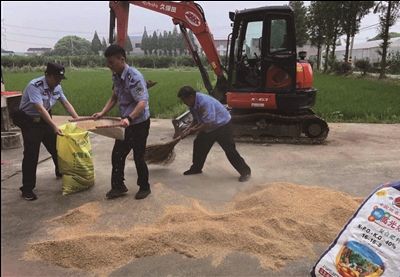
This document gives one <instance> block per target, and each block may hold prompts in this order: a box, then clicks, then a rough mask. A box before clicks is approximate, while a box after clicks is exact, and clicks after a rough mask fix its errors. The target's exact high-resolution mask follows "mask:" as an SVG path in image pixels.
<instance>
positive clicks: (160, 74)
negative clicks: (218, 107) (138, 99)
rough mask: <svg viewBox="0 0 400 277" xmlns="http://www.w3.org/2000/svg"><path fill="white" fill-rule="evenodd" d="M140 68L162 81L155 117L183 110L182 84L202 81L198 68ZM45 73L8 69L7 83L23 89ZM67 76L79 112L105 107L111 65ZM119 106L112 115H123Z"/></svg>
mask: <svg viewBox="0 0 400 277" xmlns="http://www.w3.org/2000/svg"><path fill="white" fill-rule="evenodd" d="M140 71H141V72H142V74H143V75H144V76H145V78H146V79H148V80H153V81H156V82H158V83H157V85H156V86H154V87H152V88H151V89H150V90H149V96H150V101H149V103H150V112H151V116H152V117H160V118H172V117H175V116H177V115H179V114H181V113H183V112H184V111H185V110H186V106H185V105H184V104H182V103H180V101H179V99H178V98H177V96H176V95H177V92H178V90H179V88H180V87H181V86H183V85H191V86H193V87H199V86H198V85H199V84H200V81H201V77H200V73H199V72H198V71H197V70H195V69H180V70H178V69H158V70H152V69H142V70H140ZM41 75H42V73H41V72H27V73H10V72H4V79H5V81H6V83H5V85H6V88H7V90H9V91H10V90H20V91H23V89H24V88H25V86H26V85H27V84H28V82H29V81H30V80H32V79H33V78H37V77H39V76H41ZM66 76H67V79H66V80H63V81H62V87H63V90H64V93H65V95H66V96H67V98H68V100H69V101H70V102H71V104H72V105H73V106H74V108H75V109H76V111H77V112H78V114H79V115H82V116H83V115H92V114H93V113H95V112H98V111H101V109H102V108H103V107H104V105H105V103H106V102H107V100H108V99H109V97H110V96H111V88H112V81H111V72H110V70H109V69H107V68H98V69H75V70H73V69H67V72H66ZM199 89H201V87H200V88H199ZM117 106H118V105H116V106H115V107H114V108H113V110H111V111H110V112H109V115H111V116H118V115H119V111H118V107H117ZM53 114H59V115H65V114H67V113H66V112H65V110H64V108H63V107H62V105H61V104H60V103H57V104H56V105H55V107H54V108H53Z"/></svg>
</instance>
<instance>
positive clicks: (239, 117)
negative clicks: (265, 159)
mask: <svg viewBox="0 0 400 277" xmlns="http://www.w3.org/2000/svg"><path fill="white" fill-rule="evenodd" d="M231 116H232V124H233V133H234V138H235V141H237V142H248V143H288V144H322V143H324V141H325V139H326V138H327V136H328V133H329V127H328V124H327V123H326V122H325V121H324V120H323V119H322V118H320V117H318V116H317V115H316V114H315V113H314V112H313V111H312V110H311V109H307V110H303V111H301V112H299V113H296V114H274V113H266V112H254V111H253V112H252V113H249V111H241V112H235V111H231ZM192 120H193V118H192V115H191V113H190V112H189V111H186V112H185V113H184V114H182V115H181V116H179V117H178V118H176V119H174V120H173V121H172V124H173V125H174V128H175V134H174V138H176V137H178V136H179V135H180V134H181V132H182V131H183V130H184V129H186V128H187V127H188V126H189V125H190V123H191V122H192Z"/></svg>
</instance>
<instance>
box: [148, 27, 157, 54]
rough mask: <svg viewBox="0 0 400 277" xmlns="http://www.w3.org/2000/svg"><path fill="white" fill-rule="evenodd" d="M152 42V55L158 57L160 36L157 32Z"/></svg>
mask: <svg viewBox="0 0 400 277" xmlns="http://www.w3.org/2000/svg"><path fill="white" fill-rule="evenodd" d="M150 42H151V44H150V47H149V51H150V54H154V55H157V50H158V35H157V32H156V31H154V32H153V35H152V36H151V40H150Z"/></svg>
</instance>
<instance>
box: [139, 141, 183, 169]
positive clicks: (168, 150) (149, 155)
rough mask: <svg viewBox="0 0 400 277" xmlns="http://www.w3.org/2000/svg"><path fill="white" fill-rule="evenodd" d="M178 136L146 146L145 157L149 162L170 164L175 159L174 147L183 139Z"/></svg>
mask: <svg viewBox="0 0 400 277" xmlns="http://www.w3.org/2000/svg"><path fill="white" fill-rule="evenodd" d="M181 139H182V138H181V137H177V138H175V139H173V140H171V141H169V142H167V143H161V144H151V145H148V146H146V152H145V154H144V159H145V161H146V162H147V163H149V164H163V165H166V164H170V163H172V162H173V161H174V159H175V152H174V147H175V145H177V144H178V142H179V141H180V140H181Z"/></svg>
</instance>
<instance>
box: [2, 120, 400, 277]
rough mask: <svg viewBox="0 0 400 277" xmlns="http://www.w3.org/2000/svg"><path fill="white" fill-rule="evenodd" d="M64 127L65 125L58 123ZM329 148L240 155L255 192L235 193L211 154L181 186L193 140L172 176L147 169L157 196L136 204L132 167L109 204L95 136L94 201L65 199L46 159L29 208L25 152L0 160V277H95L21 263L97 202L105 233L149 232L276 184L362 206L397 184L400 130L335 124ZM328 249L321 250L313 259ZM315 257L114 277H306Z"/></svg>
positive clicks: (134, 264)
mask: <svg viewBox="0 0 400 277" xmlns="http://www.w3.org/2000/svg"><path fill="white" fill-rule="evenodd" d="M58 120H59V121H60V122H62V121H64V120H65V118H61V117H60V118H58ZM329 126H330V133H329V136H328V139H327V142H326V144H324V145H285V144H268V145H260V144H244V143H240V144H238V145H237V148H238V150H239V152H240V153H241V154H242V156H243V157H244V158H245V160H246V161H247V162H248V164H249V165H250V166H251V168H252V178H251V180H250V181H249V182H246V183H239V182H238V181H237V178H238V174H237V173H236V172H235V171H234V169H233V168H232V167H231V165H230V164H229V162H228V161H227V159H226V158H225V157H224V153H223V151H222V149H221V148H220V147H219V146H218V145H215V146H214V147H213V148H212V150H211V152H210V155H209V157H208V160H207V162H206V165H205V168H204V170H203V172H204V173H203V174H201V175H195V176H183V175H182V172H183V171H185V170H186V169H188V168H189V166H190V165H191V155H192V142H193V138H192V137H189V138H187V139H185V140H183V141H181V142H180V143H179V144H178V145H177V146H176V159H175V161H174V162H173V163H172V164H171V165H169V166H160V165H150V166H149V170H150V182H151V184H157V183H162V184H163V186H160V185H154V186H153V192H152V194H151V195H150V196H149V197H148V198H147V199H145V200H141V201H137V200H135V199H134V194H135V193H136V190H137V187H136V185H135V183H136V170H135V167H134V164H133V162H132V161H131V160H128V161H127V164H126V170H125V179H126V185H127V186H128V188H129V192H128V195H127V196H126V197H123V198H120V199H116V200H112V201H110V200H106V199H105V193H106V192H107V191H108V190H109V188H110V171H111V165H110V159H111V158H110V154H111V151H112V146H113V140H112V139H110V138H107V137H103V136H100V135H92V136H91V142H92V147H93V154H94V165H95V180H96V183H95V186H94V187H93V188H91V189H90V190H88V191H84V192H80V193H77V194H73V195H69V196H62V195H61V185H62V182H61V180H56V179H55V176H54V166H53V163H52V160H51V159H48V157H49V156H48V154H47V152H46V150H45V149H44V148H43V149H42V150H41V157H40V160H41V163H40V164H39V166H38V171H37V186H36V193H37V195H38V197H39V199H38V200H36V201H33V202H28V201H25V200H23V199H22V198H21V196H20V193H19V190H18V188H19V187H20V185H21V178H22V176H21V173H20V171H19V170H20V166H21V159H22V148H19V149H14V150H2V152H1V156H2V158H1V161H2V169H1V179H2V183H1V208H2V209H1V223H2V225H1V226H2V227H1V265H2V269H1V272H2V276H92V275H93V273H89V272H85V271H82V270H75V269H68V268H63V267H59V266H56V265H53V264H49V263H45V262H42V261H27V260H25V259H24V258H23V253H24V252H25V250H26V247H27V244H28V243H30V242H36V241H41V240H46V239H51V236H50V235H49V234H48V233H47V232H46V231H47V229H46V221H47V220H49V219H52V218H54V217H56V216H59V215H62V214H65V213H66V211H67V210H70V209H74V208H77V207H79V206H81V205H83V204H85V203H88V202H97V203H99V204H100V206H101V207H102V209H103V210H104V211H107V212H105V213H104V214H103V215H102V217H101V218H100V221H101V222H100V223H101V224H102V225H103V226H104V227H114V228H127V226H128V227H131V226H135V225H137V224H141V223H151V222H153V221H154V220H155V219H156V218H157V217H158V216H159V215H161V214H162V211H163V207H165V206H166V205H173V204H177V203H178V202H180V201H181V200H182V199H183V198H187V197H190V198H194V199H198V200H199V201H201V203H203V204H204V205H206V206H210V207H220V206H222V205H223V204H225V203H227V202H229V201H230V200H231V199H232V197H233V196H234V195H235V194H237V193H238V192H240V191H243V190H246V189H249V188H251V187H254V186H256V185H262V184H267V183H271V182H276V181H279V182H291V183H297V184H302V185H316V186H323V187H329V188H332V189H335V190H339V191H343V192H346V193H349V194H350V195H353V196H360V197H365V196H367V195H368V194H369V193H370V192H371V191H372V190H373V189H374V188H375V187H376V186H377V185H378V184H381V183H383V182H388V181H394V180H399V179H400V161H399V157H400V147H399V141H400V124H391V125H384V124H330V125H329ZM172 132H173V127H172V124H171V123H170V121H169V120H158V119H154V120H153V121H152V125H151V132H150V136H149V142H150V143H152V142H160V141H168V140H169V139H170V137H171V135H172ZM326 247H327V245H315V250H316V253H317V255H319V254H321V253H322V251H323V250H324V249H325V248H326ZM314 262H315V257H314V258H310V257H304V258H303V259H301V260H298V261H295V262H294V263H291V264H288V265H286V266H285V267H284V268H282V269H281V270H280V271H278V272H277V271H269V270H265V269H263V268H262V267H260V265H259V262H258V260H257V259H256V258H254V257H250V256H247V255H246V254H244V253H240V252H236V253H233V254H230V255H229V256H228V257H227V258H226V259H225V260H224V261H223V262H222V263H221V264H220V265H218V266H213V265H212V262H211V258H204V259H188V258H186V257H183V256H181V255H179V254H168V255H164V256H151V257H145V258H141V259H135V260H133V261H131V262H130V263H128V264H126V265H124V266H122V267H120V268H118V269H116V270H115V271H113V272H111V273H110V275H111V276H308V272H309V270H310V268H311V267H312V265H313V264H314Z"/></svg>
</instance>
